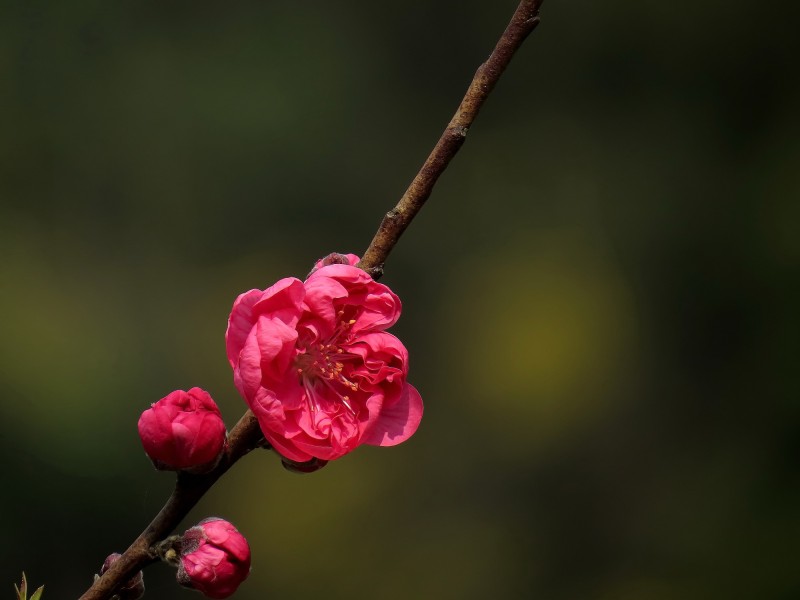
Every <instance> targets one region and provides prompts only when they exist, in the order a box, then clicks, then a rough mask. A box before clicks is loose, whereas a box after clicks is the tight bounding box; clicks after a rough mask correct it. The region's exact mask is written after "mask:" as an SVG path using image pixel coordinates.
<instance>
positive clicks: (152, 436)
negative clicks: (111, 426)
mask: <svg viewBox="0 0 800 600" xmlns="http://www.w3.org/2000/svg"><path fill="white" fill-rule="evenodd" d="M139 437H140V438H141V440H142V445H143V446H144V451H145V452H146V453H147V456H149V457H150V460H152V461H153V464H154V465H155V467H156V468H157V469H163V470H169V471H177V470H179V469H190V470H192V471H196V472H202V471H206V470H210V469H211V468H213V467H214V465H215V464H216V462H217V460H218V459H219V457H220V455H221V454H222V451H223V449H224V447H225V437H226V432H225V423H224V422H223V421H222V416H221V415H220V412H219V408H218V407H217V405H216V403H215V402H214V400H212V398H211V396H210V395H209V394H208V392H206V391H205V390H202V389H200V388H197V387H195V388H192V389H190V390H189V391H188V392H184V391H183V390H176V391H174V392H172V393H171V394H169V395H168V396H166V397H164V398H162V399H161V400H159V401H158V402H156V403H155V404H153V405H152V406H151V407H150V408H149V409H148V410H146V411H144V412H143V413H142V416H141V417H140V418H139Z"/></svg>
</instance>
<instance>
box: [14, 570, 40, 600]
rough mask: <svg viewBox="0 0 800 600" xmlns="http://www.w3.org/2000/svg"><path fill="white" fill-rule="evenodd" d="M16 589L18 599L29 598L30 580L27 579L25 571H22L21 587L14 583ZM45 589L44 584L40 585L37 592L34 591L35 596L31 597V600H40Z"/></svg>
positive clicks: (26, 599) (24, 599) (25, 599)
mask: <svg viewBox="0 0 800 600" xmlns="http://www.w3.org/2000/svg"><path fill="white" fill-rule="evenodd" d="M14 589H15V590H17V600H29V599H28V580H27V579H25V573H24V572H23V573H22V583H20V584H19V587H17V586H16V584H15V585H14ZM43 591H44V586H43V585H42V586H39V589H37V590H36V591H35V592H33V596H31V597H30V600H40V598H41V597H42V592H43Z"/></svg>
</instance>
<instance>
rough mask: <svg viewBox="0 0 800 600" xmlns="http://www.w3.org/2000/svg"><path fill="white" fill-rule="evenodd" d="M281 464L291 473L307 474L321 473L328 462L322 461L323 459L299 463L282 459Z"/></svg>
mask: <svg viewBox="0 0 800 600" xmlns="http://www.w3.org/2000/svg"><path fill="white" fill-rule="evenodd" d="M281 464H282V465H283V468H284V469H286V470H287V471H289V472H290V473H299V474H305V473H313V472H314V471H319V470H320V469H321V468H322V467H324V466H325V465H327V464H328V461H327V460H322V459H321V458H312V459H311V460H308V461H306V462H297V461H294V460H289V459H288V458H283V457H281Z"/></svg>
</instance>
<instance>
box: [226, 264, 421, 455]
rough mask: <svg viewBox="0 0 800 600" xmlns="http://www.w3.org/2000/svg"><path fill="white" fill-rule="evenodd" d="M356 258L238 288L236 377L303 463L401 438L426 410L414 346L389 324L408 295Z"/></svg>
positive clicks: (280, 447)
mask: <svg viewBox="0 0 800 600" xmlns="http://www.w3.org/2000/svg"><path fill="white" fill-rule="evenodd" d="M344 258H346V259H347V262H348V263H349V264H337V263H334V264H324V263H322V262H320V263H318V267H317V268H316V269H315V270H314V271H312V273H311V275H309V277H308V279H306V281H305V282H303V281H300V280H299V279H296V278H293V277H288V278H285V279H281V280H280V281H278V282H277V283H275V285H273V286H272V287H269V288H267V289H266V290H263V291H262V290H250V291H249V292H245V293H244V294H242V295H240V296H239V297H238V298H237V299H236V302H235V303H234V305H233V310H232V311H231V316H230V318H229V320H228V331H227V333H226V345H227V351H228V360H229V361H230V363H231V367H233V373H234V382H235V384H236V387H237V388H238V389H239V392H240V393H241V394H242V396H243V398H244V399H245V401H246V402H247V404H248V406H249V407H250V409H251V410H252V411H253V413H254V414H255V415H256V417H257V418H258V422H259V424H260V426H261V430H262V431H263V433H264V436H265V437H266V439H267V441H268V442H269V443H270V444H271V445H272V446H273V447H274V448H275V449H276V450H277V451H278V452H279V453H280V454H281V455H283V456H284V457H286V458H288V459H290V460H291V461H296V462H306V461H309V460H311V459H312V458H318V459H322V460H332V459H335V458H339V457H341V456H343V455H344V454H346V453H348V452H350V451H351V450H353V449H354V448H356V447H357V446H359V445H360V444H370V445H374V446H393V445H395V444H399V443H400V442H403V441H405V440H407V439H408V438H409V437H410V436H411V435H412V434H413V433H414V432H415V431H416V429H417V427H418V425H419V422H420V419H421V418H422V398H421V397H420V395H419V392H417V390H416V389H414V387H413V386H411V385H409V383H408V382H407V381H406V377H407V375H408V352H407V351H406V348H405V346H403V344H402V342H401V341H400V340H398V339H397V338H396V337H395V336H393V335H391V334H390V333H386V332H385V331H384V330H385V329H387V328H389V327H391V326H392V325H394V323H395V322H396V321H397V319H398V318H399V317H400V310H401V306H400V300H399V298H398V297H397V296H396V295H395V294H394V293H392V291H391V290H390V289H389V288H388V287H387V286H385V285H383V284H380V283H377V282H376V281H374V280H373V279H372V278H371V277H370V276H369V275H368V274H367V273H365V272H364V271H362V270H361V269H359V268H357V267H355V266H353V265H354V264H355V263H356V262H358V257H357V256H355V255H344Z"/></svg>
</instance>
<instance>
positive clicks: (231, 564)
mask: <svg viewBox="0 0 800 600" xmlns="http://www.w3.org/2000/svg"><path fill="white" fill-rule="evenodd" d="M248 575H250V546H249V545H248V544H247V540H246V539H245V538H244V536H243V535H242V534H241V533H239V532H238V531H237V530H236V528H235V527H234V526H233V525H231V524H230V523H229V522H228V521H226V520H224V519H219V518H216V517H212V518H210V519H205V520H204V521H201V522H200V523H199V524H198V525H195V526H194V527H191V528H190V529H188V530H187V531H186V533H184V534H183V538H182V540H181V560H180V564H179V565H178V573H177V580H178V583H180V584H181V585H183V586H186V587H189V588H192V589H195V590H198V591H199V592H202V593H203V594H205V595H206V596H208V597H209V598H227V597H228V596H230V595H231V594H233V593H234V592H235V591H236V588H238V587H239V584H241V583H242V582H243V581H244V580H245V579H247V576H248Z"/></svg>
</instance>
